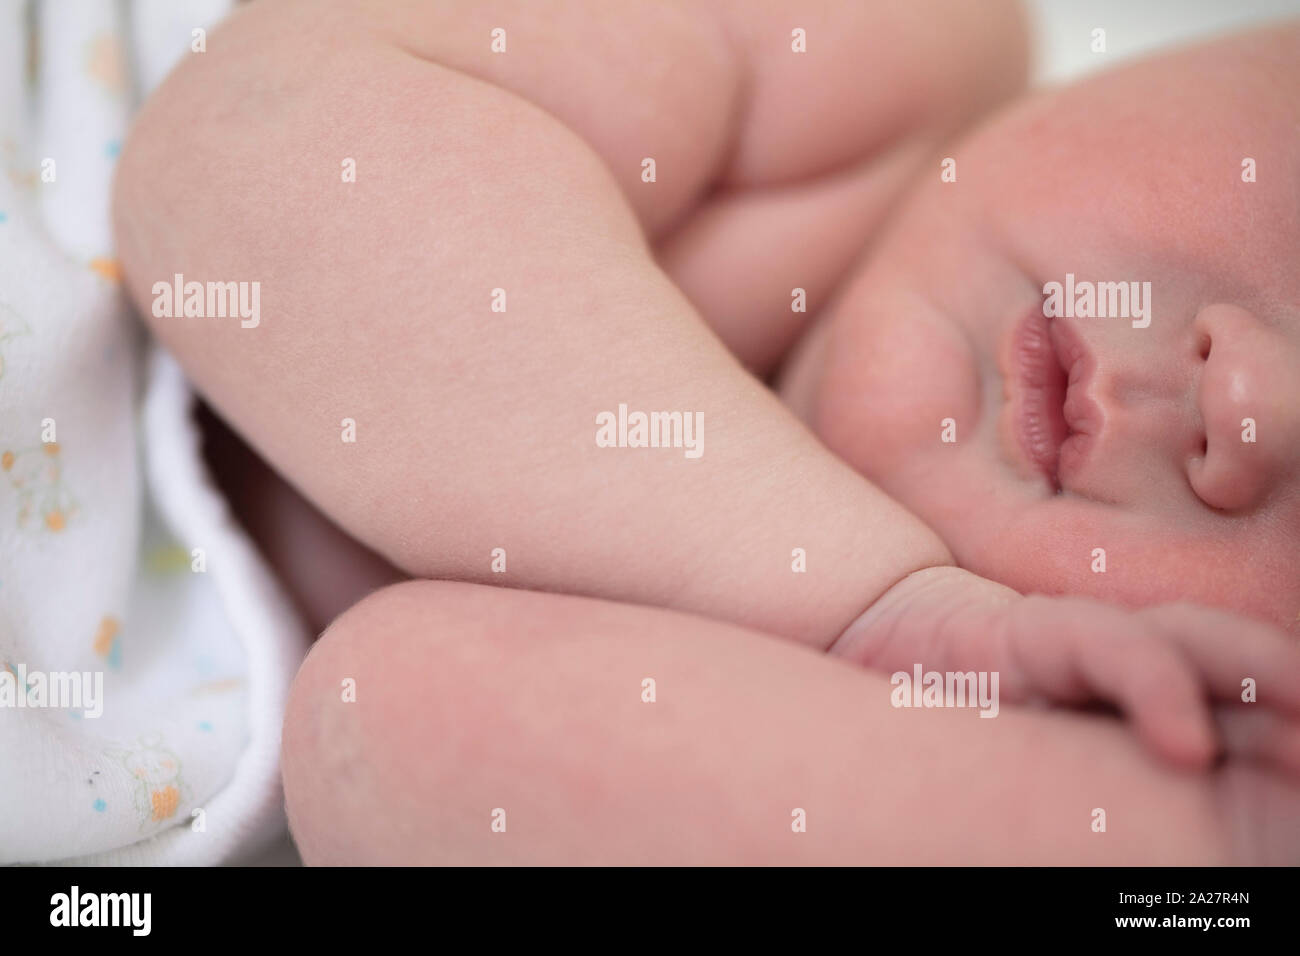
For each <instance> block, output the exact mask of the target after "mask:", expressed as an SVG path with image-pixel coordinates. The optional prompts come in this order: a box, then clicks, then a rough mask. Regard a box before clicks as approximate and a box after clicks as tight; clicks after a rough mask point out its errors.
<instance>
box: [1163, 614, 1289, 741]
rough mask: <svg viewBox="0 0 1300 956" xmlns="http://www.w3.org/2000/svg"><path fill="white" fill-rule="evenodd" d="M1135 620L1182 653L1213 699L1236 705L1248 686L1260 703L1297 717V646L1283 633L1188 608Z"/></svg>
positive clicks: (1246, 621) (1236, 618) (1249, 621)
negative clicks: (1143, 622)
mask: <svg viewBox="0 0 1300 956" xmlns="http://www.w3.org/2000/svg"><path fill="white" fill-rule="evenodd" d="M1138 616H1139V617H1142V618H1144V619H1146V620H1148V621H1150V622H1151V623H1152V624H1153V625H1154V626H1155V627H1156V628H1157V629H1158V630H1159V631H1160V632H1161V633H1162V634H1164V635H1166V636H1167V637H1168V638H1169V639H1170V640H1172V641H1174V642H1175V643H1176V644H1178V646H1179V647H1181V648H1182V649H1183V650H1184V652H1185V653H1186V654H1187V656H1188V658H1189V660H1190V661H1191V662H1192V664H1193V665H1194V666H1195V667H1196V669H1197V670H1198V671H1199V672H1200V674H1201V678H1202V680H1204V682H1205V684H1206V687H1207V688H1208V689H1209V691H1210V694H1211V696H1212V697H1214V698H1215V699H1217V700H1223V701H1240V700H1241V699H1242V694H1243V693H1244V692H1245V691H1246V690H1247V689H1248V688H1249V689H1250V690H1251V691H1252V692H1253V694H1254V695H1255V699H1256V701H1257V702H1258V703H1261V704H1264V705H1266V706H1268V707H1270V708H1276V709H1277V710H1281V711H1284V712H1286V713H1288V714H1293V715H1296V716H1300V646H1297V644H1296V642H1295V640H1293V639H1291V638H1288V637H1287V636H1286V635H1285V634H1283V633H1282V632H1281V631H1278V630H1277V629H1275V628H1273V627H1270V626H1269V625H1267V624H1262V623H1260V622H1259V621H1254V620H1250V619H1249V618H1243V617H1236V616H1234V615H1231V614H1226V613H1224V612H1222V611H1215V610H1210V609H1207V608H1202V607H1197V606H1195V605H1192V604H1169V605H1164V606H1161V607H1154V608H1148V609H1146V610H1145V611H1140V612H1139V613H1138ZM1247 680H1250V681H1252V682H1253V683H1251V684H1247V683H1246V681H1247Z"/></svg>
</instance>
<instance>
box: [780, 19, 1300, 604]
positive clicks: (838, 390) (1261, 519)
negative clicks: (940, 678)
mask: <svg viewBox="0 0 1300 956" xmlns="http://www.w3.org/2000/svg"><path fill="white" fill-rule="evenodd" d="M1298 74H1300V27H1296V26H1292V27H1288V28H1285V29H1278V30H1274V31H1272V32H1270V33H1260V34H1255V35H1251V36H1247V37H1243V38H1240V39H1236V40H1233V41H1229V42H1227V43H1219V44H1216V45H1215V46H1213V47H1207V48H1202V49H1196V50H1192V51H1188V52H1186V53H1181V54H1176V55H1174V56H1170V57H1165V58H1162V59H1158V60H1152V61H1149V62H1145V63H1142V64H1138V65H1136V66H1133V67H1130V68H1127V69H1124V70H1119V71H1115V72H1113V73H1107V74H1105V75H1102V76H1100V77H1098V78H1096V79H1094V80H1091V81H1090V82H1087V83H1085V84H1083V85H1079V86H1076V87H1072V88H1069V89H1066V90H1063V91H1060V92H1053V93H1047V94H1043V95H1040V96H1037V97H1035V98H1033V99H1030V100H1028V101H1024V102H1022V103H1021V104H1020V105H1018V106H1016V107H1014V108H1012V109H1010V110H1008V111H1007V112H1005V113H1004V114H1002V115H1001V116H1000V117H998V118H997V119H995V120H993V121H991V122H990V123H989V124H987V125H986V126H984V127H983V128H982V129H981V130H979V131H977V132H976V133H975V134H974V135H972V136H971V137H970V138H969V139H967V140H966V141H965V142H963V143H962V144H960V145H958V146H956V147H954V148H953V149H951V150H950V152H949V155H951V156H953V157H954V158H955V159H956V160H957V168H958V180H957V182H956V183H941V182H940V181H939V176H938V175H937V174H936V175H934V176H933V178H932V179H930V181H928V182H927V183H926V184H925V185H923V186H922V187H921V188H920V189H919V190H918V191H917V193H916V194H915V195H914V197H913V198H912V200H911V202H910V203H909V205H908V207H907V209H906V211H905V212H904V213H903V214H902V216H901V218H900V220H899V221H898V222H897V223H896V225H895V227H894V228H893V229H892V232H891V233H890V235H889V236H888V237H887V238H886V239H884V240H883V241H882V244H881V246H880V248H879V250H878V252H877V253H876V254H875V255H874V257H873V258H872V260H871V262H870V264H869V266H868V267H867V268H866V269H865V271H863V272H862V273H860V274H859V275H858V276H857V277H856V278H855V280H854V281H853V282H852V283H851V285H850V286H849V287H848V288H847V290H846V291H845V293H844V294H843V295H842V297H841V298H840V300H839V301H838V302H837V303H836V305H835V306H833V307H832V309H831V310H830V314H829V316H828V319H827V321H826V322H825V323H824V324H823V327H822V328H821V329H819V330H818V331H817V333H816V336H817V338H818V339H819V340H818V341H815V342H814V343H813V344H812V345H811V346H810V347H808V348H807V349H806V350H805V352H804V354H803V356H802V358H801V360H800V361H799V362H798V363H797V364H796V366H795V368H794V369H793V370H792V372H791V375H790V382H791V385H790V387H789V388H788V389H787V396H788V397H789V398H790V399H791V400H792V402H793V403H794V404H795V405H796V407H799V408H800V411H801V412H802V414H803V415H804V416H805V418H806V419H807V420H808V421H809V422H810V424H812V425H813V427H814V428H815V430H816V431H817V432H818V433H819V434H820V436H821V437H822V438H823V440H824V441H826V442H827V443H828V444H829V446H830V447H831V448H832V450H834V451H835V452H837V453H838V454H839V455H841V456H842V457H844V458H845V459H847V460H848V461H849V462H850V463H851V464H853V465H854V466H855V467H856V468H857V469H858V470H859V471H861V472H862V473H863V474H865V475H866V476H867V477H869V478H870V479H871V480H872V481H874V482H876V483H877V484H879V485H880V486H881V487H882V488H884V489H885V490H886V491H888V492H890V493H891V494H892V495H893V496H894V497H895V498H896V499H898V500H899V501H901V502H903V503H904V504H905V505H907V506H908V507H909V508H911V509H912V510H913V511H914V512H915V513H917V514H918V515H920V516H921V517H923V518H924V519H925V520H926V521H927V522H928V523H929V524H930V525H931V526H932V527H934V528H935V529H936V530H937V531H938V532H939V533H940V535H941V536H942V537H943V539H944V541H945V542H946V543H947V544H948V545H949V547H950V548H952V550H953V552H954V555H955V556H956V558H957V560H958V562H959V563H960V564H961V565H962V566H963V567H966V568H969V569H971V570H973V571H975V572H976V573H978V574H981V575H983V576H985V577H989V578H992V579H994V580H997V581H1001V582H1003V583H1005V584H1007V585H1009V586H1011V587H1013V588H1015V589H1016V590H1019V591H1022V592H1042V593H1048V594H1063V593H1071V594H1088V595H1094V596H1098V597H1102V598H1107V599H1111V600H1118V601H1120V602H1123V603H1127V604H1130V605H1147V604H1152V603H1158V602H1162V601H1171V600H1194V601H1197V602H1199V603H1202V604H1213V605H1217V606H1221V607H1226V608H1233V609H1237V610H1240V611H1243V612H1246V613H1249V614H1252V615H1255V616H1257V617H1260V618H1263V619H1266V620H1271V621H1274V622H1278V623H1281V624H1283V625H1285V626H1293V625H1294V623H1295V622H1296V620H1297V612H1300V574H1297V567H1300V493H1298V492H1300V485H1298V483H1297V479H1298V475H1300V471H1298V469H1297V465H1298V464H1300V309H1298V308H1297V306H1296V303H1297V302H1300V270H1298V269H1296V268H1295V263H1296V259H1297V252H1298V250H1300V215H1298V211H1297V198H1296V190H1295V183H1296V181H1297V177H1298V176H1300V149H1298V148H1297V141H1296V138H1295V132H1294V131H1295V129H1296V128H1297V124H1298V123H1300V106H1298V105H1297V101H1296V99H1295V97H1294V96H1293V95H1292V94H1291V93H1290V92H1288V91H1293V90H1294V89H1295V88H1296V81H1297V80H1298V79H1300V76H1298ZM1279 76H1282V77H1283V78H1284V81H1283V82H1279V81H1278V77H1279ZM1246 156H1250V157H1253V158H1254V159H1255V160H1256V162H1257V169H1258V171H1259V172H1258V182H1254V183H1244V182H1242V181H1241V175H1240V174H1241V163H1242V158H1243V157H1246ZM1067 272H1072V273H1074V274H1075V276H1076V279H1077V280H1090V281H1095V282H1101V281H1128V280H1137V281H1149V282H1150V283H1151V301H1152V310H1151V322H1150V325H1149V327H1146V328H1135V327H1133V324H1132V322H1131V321H1129V320H1128V319H1124V318H1071V319H1050V320H1045V319H1044V318H1043V317H1042V310H1043V301H1044V295H1043V291H1042V290H1043V286H1044V284H1045V283H1046V282H1050V281H1056V282H1064V280H1065V275H1066V273H1067ZM1044 332H1046V338H1044ZM1049 343H1050V348H1049ZM1067 386H1068V387H1067ZM1248 417H1249V418H1253V419H1255V421H1256V423H1257V426H1256V427H1257V435H1256V438H1257V440H1256V442H1255V443H1245V442H1243V441H1242V440H1241V436H1242V419H1244V418H1248ZM945 418H952V419H955V421H956V423H957V442H956V443H955V444H945V443H943V442H941V441H940V422H941V421H942V420H943V419H945ZM1058 483H1059V489H1058V487H1057V485H1058ZM1094 548H1104V549H1105V552H1106V573H1104V574H1102V573H1095V572H1094V571H1093V570H1092V564H1093V549H1094Z"/></svg>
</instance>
